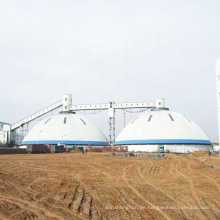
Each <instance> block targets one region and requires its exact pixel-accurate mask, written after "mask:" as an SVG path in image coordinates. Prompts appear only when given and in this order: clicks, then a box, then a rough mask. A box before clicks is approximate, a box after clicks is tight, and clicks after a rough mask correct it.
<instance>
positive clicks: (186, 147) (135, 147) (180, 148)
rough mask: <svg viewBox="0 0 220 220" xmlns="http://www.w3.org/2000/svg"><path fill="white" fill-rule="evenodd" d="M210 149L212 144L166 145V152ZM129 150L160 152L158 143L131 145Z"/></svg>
mask: <svg viewBox="0 0 220 220" xmlns="http://www.w3.org/2000/svg"><path fill="white" fill-rule="evenodd" d="M199 150H202V151H209V150H210V146H205V145H164V152H165V153H166V152H170V153H188V152H194V151H199ZM128 151H134V152H137V151H141V152H158V145H157V144H155V145H129V146H128Z"/></svg>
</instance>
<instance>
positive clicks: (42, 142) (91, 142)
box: [21, 140, 109, 146]
mask: <svg viewBox="0 0 220 220" xmlns="http://www.w3.org/2000/svg"><path fill="white" fill-rule="evenodd" d="M31 144H67V145H96V146H97V145H98V146H104V145H109V143H108V142H100V141H67V140H51V141H50V140H45V141H42V140H40V141H23V142H22V143H21V145H31Z"/></svg>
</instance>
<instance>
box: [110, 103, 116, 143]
mask: <svg viewBox="0 0 220 220" xmlns="http://www.w3.org/2000/svg"><path fill="white" fill-rule="evenodd" d="M108 114H109V144H110V145H113V144H114V142H115V109H114V102H110V103H109V109H108Z"/></svg>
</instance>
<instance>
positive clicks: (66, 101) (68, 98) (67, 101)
mask: <svg viewBox="0 0 220 220" xmlns="http://www.w3.org/2000/svg"><path fill="white" fill-rule="evenodd" d="M71 105H72V95H69V94H67V95H64V96H63V111H64V112H69V111H70V106H71Z"/></svg>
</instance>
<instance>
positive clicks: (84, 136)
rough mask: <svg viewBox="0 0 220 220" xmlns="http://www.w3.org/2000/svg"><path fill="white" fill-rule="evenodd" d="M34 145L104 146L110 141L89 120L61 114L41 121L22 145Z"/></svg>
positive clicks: (71, 114) (70, 114)
mask: <svg viewBox="0 0 220 220" xmlns="http://www.w3.org/2000/svg"><path fill="white" fill-rule="evenodd" d="M32 144H50V145H57V144H65V145H76V146H79V145H80V146H81V145H86V146H88V145H95V146H104V145H108V140H107V139H106V137H105V136H104V134H103V133H102V132H101V131H100V130H99V129H98V128H97V127H96V126H95V125H94V124H93V123H92V122H91V121H89V120H88V119H86V118H84V117H82V116H78V115H77V114H75V113H73V112H60V114H58V115H53V116H50V117H47V118H45V119H43V120H42V121H40V122H39V123H38V124H37V125H35V126H34V127H33V128H32V129H31V130H30V132H29V133H28V134H27V136H26V137H25V138H24V140H23V141H22V143H21V145H32Z"/></svg>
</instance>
